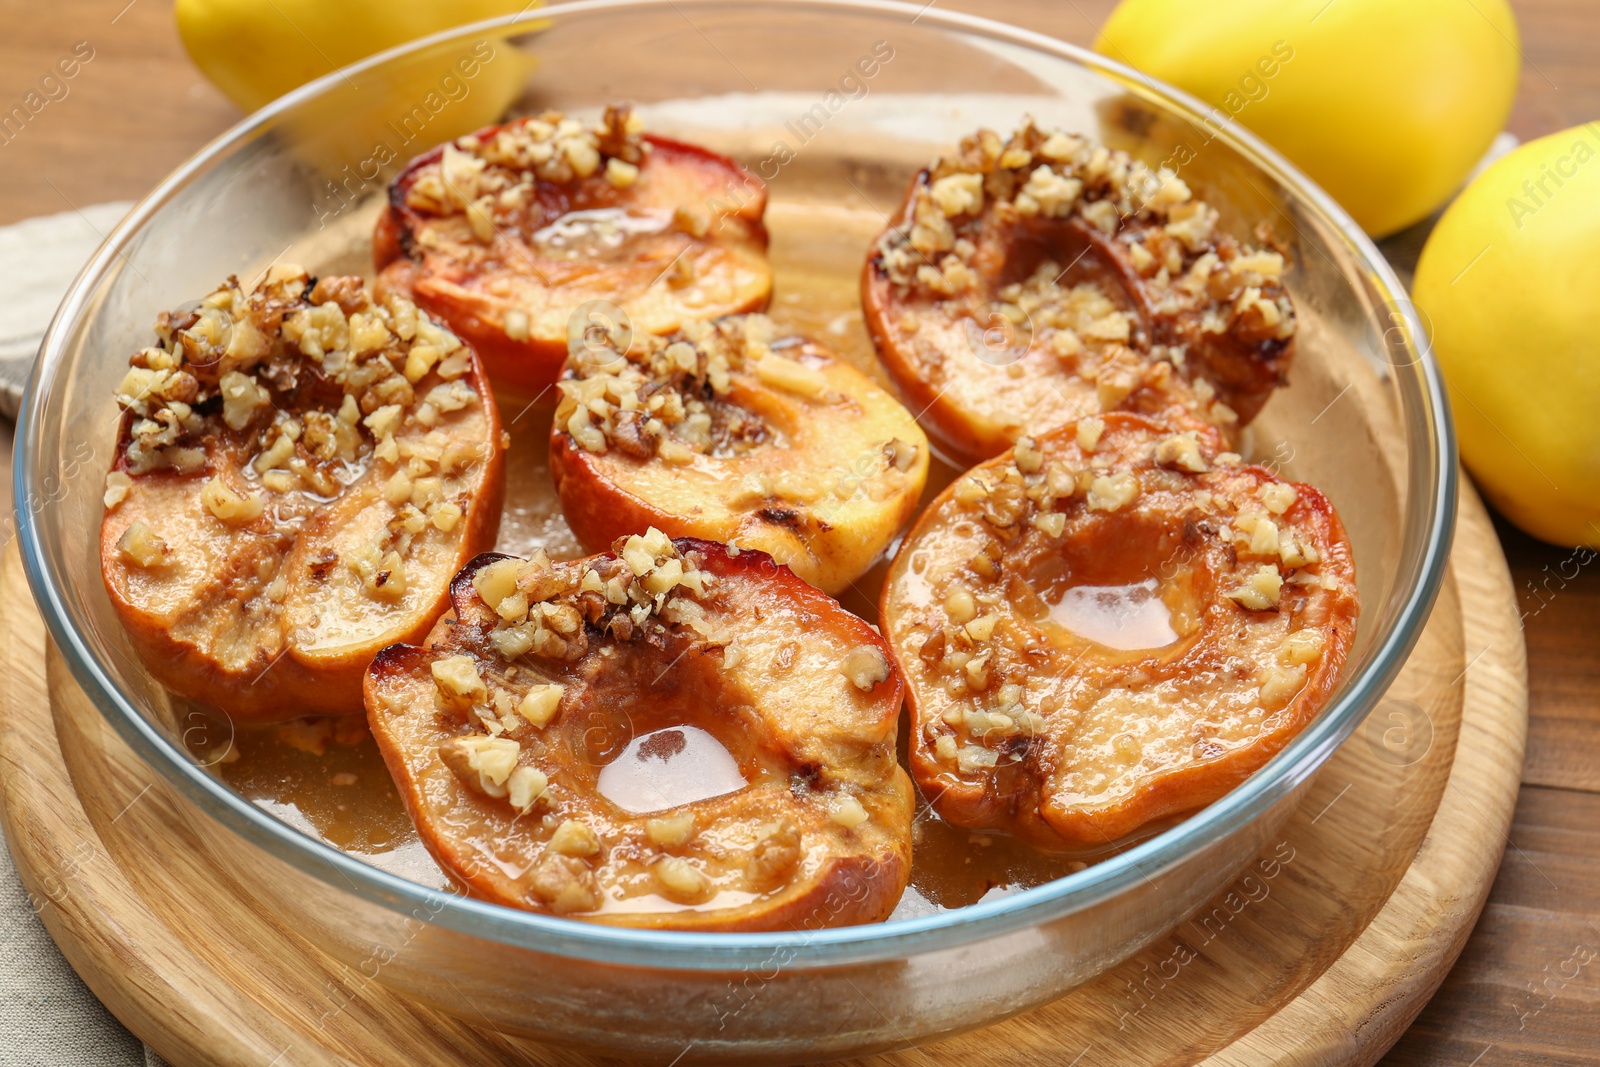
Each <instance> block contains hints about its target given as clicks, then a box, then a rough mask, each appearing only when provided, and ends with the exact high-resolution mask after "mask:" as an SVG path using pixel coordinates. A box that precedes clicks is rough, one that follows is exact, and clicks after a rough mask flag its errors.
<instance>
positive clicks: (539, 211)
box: [373, 108, 772, 392]
mask: <svg viewBox="0 0 1600 1067" xmlns="http://www.w3.org/2000/svg"><path fill="white" fill-rule="evenodd" d="M766 204H767V190H766V186H765V185H764V184H763V183H762V182H761V180H760V179H759V178H757V177H755V175H753V174H751V173H750V172H749V171H747V170H745V169H744V168H743V167H741V166H740V165H739V164H737V163H735V162H734V161H732V160H731V159H728V158H726V157H724V156H719V155H717V154H715V153H713V152H709V151H707V150H705V149H703V148H698V147H695V146H694V145H687V144H682V143H680V142H678V141H672V140H668V139H666V138H662V137H654V136H650V135H647V134H643V133H642V132H641V123H640V122H639V121H638V119H637V117H635V116H632V115H631V113H630V112H629V111H628V110H627V109H625V108H610V109H607V111H606V113H605V117H604V119H603V121H602V122H601V123H600V124H599V125H598V126H586V125H584V124H583V123H580V122H578V121H577V120H575V119H570V118H566V117H564V116H562V115H561V114H558V113H554V112H550V113H546V114H544V115H542V116H540V117H538V118H530V119H519V120H517V121H515V122H509V123H506V124H505V125H502V126H491V127H489V128H487V129H484V130H480V131H478V132H477V133H475V134H472V135H470V136H467V137H462V138H459V139H457V140H456V141H453V142H451V143H449V144H446V145H443V146H441V147H439V148H436V149H434V150H433V151H431V152H428V153H426V154H424V155H422V156H419V157H417V158H416V159H415V160H413V161H412V162H411V164H410V165H409V166H408V167H407V168H406V170H405V171H403V172H402V173H401V174H400V176H399V177H397V178H396V179H395V180H394V182H393V184H392V185H391V186H390V190H389V208H388V211H387V212H386V213H385V214H384V215H383V216H382V217H381V218H380V219H379V221H378V227H377V233H376V235H375V237H374V242H373V252H374V256H375V259H376V263H377V267H378V270H379V271H380V272H381V274H380V276H379V281H378V284H379V287H380V291H383V290H387V289H395V290H397V291H400V292H404V293H406V294H407V295H409V296H410V297H411V298H412V299H414V300H415V301H416V302H417V303H418V304H419V305H420V306H422V307H424V308H426V309H427V310H429V311H431V312H433V313H434V314H436V315H438V316H440V317H441V318H442V319H444V320H445V321H446V322H447V323H449V324H450V326H451V328H452V329H454V330H455V331H456V332H457V333H458V334H460V335H461V336H462V337H463V338H465V339H466V340H467V341H469V342H471V343H472V345H473V346H474V347H475V348H476V349H477V350H478V351H479V352H480V353H481V354H482V355H483V359H484V362H485V364H486V365H487V367H488V368H489V374H490V376H491V377H492V378H493V379H494V380H495V381H496V383H499V384H504V385H508V386H512V387H514V388H517V389H519V390H521V391H524V392H534V391H537V390H540V389H543V388H546V387H548V386H549V385H550V384H551V383H552V382H553V381H555V377H556V374H557V372H558V371H560V369H561V362H562V360H563V359H565V358H566V356H567V350H568V347H569V344H570V343H571V339H572V338H574V337H581V336H582V335H583V333H584V332H585V331H587V330H589V329H590V328H591V327H592V325H593V323H592V322H591V316H590V315H588V314H585V313H582V310H581V309H583V308H584V307H585V306H586V305H589V304H591V302H595V301H603V302H604V303H605V305H610V306H611V307H612V308H620V310H621V316H618V315H617V313H616V311H614V310H607V311H600V312H596V313H595V314H594V315H593V322H594V323H599V324H601V325H607V324H609V325H617V324H618V323H617V322H616V321H615V320H617V319H619V318H621V319H623V320H624V321H626V322H627V323H628V324H630V325H631V328H632V329H634V330H637V331H640V332H643V333H667V332H670V331H672V330H675V329H677V328H678V327H679V326H681V325H683V324H684V323H686V322H693V321H697V320H701V319H709V318H715V317H717V316H719V315H727V314H732V313H734V312H740V311H759V310H761V309H762V308H764V307H766V305H767V301H768V299H769V298H770V296H771V292H772V271H771V268H770V267H769V266H768V264H767V231H766V226H765V225H764V224H763V222H762V216H763V215H764V214H765V212H766Z"/></svg>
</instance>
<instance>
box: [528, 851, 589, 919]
mask: <svg viewBox="0 0 1600 1067" xmlns="http://www.w3.org/2000/svg"><path fill="white" fill-rule="evenodd" d="M531 888H532V890H533V895H534V896H536V897H538V898H539V899H540V900H542V901H544V903H545V904H546V905H548V906H549V908H550V910H551V911H553V912H555V913H556V914H557V915H568V914H571V913H572V912H575V911H593V910H595V909H596V908H598V907H599V906H600V899H601V898H600V884H599V882H598V880H596V878H595V876H594V871H593V870H591V869H590V868H589V865H588V864H587V863H586V862H584V861H583V860H581V859H579V858H577V857H576V856H564V855H562V854H561V853H559V852H547V853H546V854H545V856H544V858H543V859H542V860H540V861H539V866H538V867H536V868H534V871H533V879H532V886H531Z"/></svg>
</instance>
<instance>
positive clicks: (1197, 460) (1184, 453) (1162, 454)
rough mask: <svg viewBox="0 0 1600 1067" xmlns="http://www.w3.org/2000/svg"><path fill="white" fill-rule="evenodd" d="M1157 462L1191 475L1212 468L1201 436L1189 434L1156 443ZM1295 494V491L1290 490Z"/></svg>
mask: <svg viewBox="0 0 1600 1067" xmlns="http://www.w3.org/2000/svg"><path fill="white" fill-rule="evenodd" d="M1155 460H1156V462H1157V463H1158V464H1160V465H1161V466H1163V467H1175V468H1177V469H1178V470H1181V471H1188V472H1189V473H1190V474H1204V473H1205V472H1206V471H1207V470H1209V469H1210V468H1209V467H1207V466H1206V461H1205V457H1203V456H1201V455H1200V442H1199V435H1198V434H1196V433H1194V432H1193V431H1190V432H1189V433H1175V434H1173V435H1171V436H1170V437H1164V438H1162V439H1161V440H1160V441H1158V442H1157V443H1156V449H1155ZM1289 492H1291V493H1293V492H1294V490H1293V489H1290V490H1289Z"/></svg>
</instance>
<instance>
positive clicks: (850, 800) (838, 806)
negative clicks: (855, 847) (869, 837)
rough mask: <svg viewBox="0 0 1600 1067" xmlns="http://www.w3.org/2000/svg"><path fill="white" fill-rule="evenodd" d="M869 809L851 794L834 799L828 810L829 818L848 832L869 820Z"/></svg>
mask: <svg viewBox="0 0 1600 1067" xmlns="http://www.w3.org/2000/svg"><path fill="white" fill-rule="evenodd" d="M868 817H869V816H868V815H867V809H866V808H865V807H863V806H862V804H861V801H859V800H857V799H856V798H855V797H853V796H851V795H850V794H849V793H840V794H839V795H838V796H836V797H834V798H833V801H832V803H831V805H830V806H829V808H828V818H829V819H831V820H832V821H833V822H834V823H836V824H838V825H839V826H842V827H844V828H845V829H846V830H854V829H855V828H856V827H858V826H860V825H861V824H862V823H864V822H866V821H867V819H868Z"/></svg>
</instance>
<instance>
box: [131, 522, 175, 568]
mask: <svg viewBox="0 0 1600 1067" xmlns="http://www.w3.org/2000/svg"><path fill="white" fill-rule="evenodd" d="M117 550H118V551H119V552H121V553H122V554H123V555H124V556H125V557H127V558H128V560H129V561H131V562H132V563H134V564H135V565H136V566H139V567H145V568H149V567H156V566H159V565H161V564H162V563H165V562H166V561H167V557H168V556H170V555H172V548H171V547H170V546H169V545H168V544H167V543H166V542H165V541H163V540H162V539H161V538H159V537H157V536H156V535H155V531H154V530H152V529H150V527H149V526H148V525H146V524H145V523H144V522H141V521H139V520H135V521H134V522H133V523H132V524H131V525H130V526H129V527H128V528H127V529H126V530H124V531H123V533H122V536H121V537H120V538H118V539H117Z"/></svg>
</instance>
